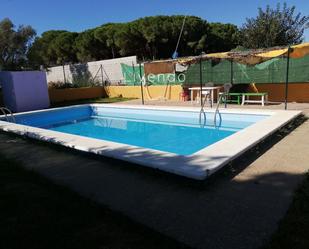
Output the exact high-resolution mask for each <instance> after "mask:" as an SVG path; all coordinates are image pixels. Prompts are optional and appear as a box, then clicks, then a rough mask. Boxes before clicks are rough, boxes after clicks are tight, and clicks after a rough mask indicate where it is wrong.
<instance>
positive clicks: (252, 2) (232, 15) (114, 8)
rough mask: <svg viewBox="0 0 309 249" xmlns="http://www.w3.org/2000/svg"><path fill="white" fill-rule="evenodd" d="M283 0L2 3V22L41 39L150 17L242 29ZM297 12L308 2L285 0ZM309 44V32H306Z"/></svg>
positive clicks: (307, 9)
mask: <svg viewBox="0 0 309 249" xmlns="http://www.w3.org/2000/svg"><path fill="white" fill-rule="evenodd" d="M278 2H281V3H282V2H283V1H281V0H269V1H266V0H216V1H215V0H126V1H124V0H108V1H106V0H101V1H100V0H87V1H86V0H83V1H81V0H52V1H47V0H0V20H2V19H3V18H5V17H8V18H10V19H11V20H12V21H13V23H14V24H15V25H21V24H24V25H31V26H32V27H33V28H34V29H35V30H36V31H37V33H38V34H39V35H40V34H41V33H42V32H44V31H47V30H51V29H61V30H69V31H77V32H78V31H83V30H86V29H89V28H94V27H96V26H99V25H102V24H104V23H107V22H127V21H132V20H135V19H137V18H139V17H144V16H151V15H177V14H182V15H195V16H199V17H201V18H203V19H205V20H207V21H209V22H223V23H233V24H235V25H237V26H241V25H242V24H243V23H244V22H245V20H246V18H247V17H255V16H256V15H257V8H258V7H262V8H265V6H266V5H267V4H269V5H270V6H272V7H275V6H276V4H277V3H278ZM286 2H287V4H288V5H289V6H292V5H295V6H296V12H301V13H302V14H303V15H309V2H308V0H291V1H289V0H286ZM305 41H307V42H309V29H307V30H306V31H305Z"/></svg>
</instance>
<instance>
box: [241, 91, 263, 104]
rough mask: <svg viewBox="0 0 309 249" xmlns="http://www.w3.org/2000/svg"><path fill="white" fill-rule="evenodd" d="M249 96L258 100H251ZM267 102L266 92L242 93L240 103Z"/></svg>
mask: <svg viewBox="0 0 309 249" xmlns="http://www.w3.org/2000/svg"><path fill="white" fill-rule="evenodd" d="M250 97H258V98H260V99H258V100H256V99H255V100H252V99H250ZM267 102H268V94H267V93H242V101H241V105H244V104H245V103H258V104H262V106H264V105H265V103H267Z"/></svg>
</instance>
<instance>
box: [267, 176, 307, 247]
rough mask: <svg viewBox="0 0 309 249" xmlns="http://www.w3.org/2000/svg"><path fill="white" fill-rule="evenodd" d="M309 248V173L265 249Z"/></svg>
mask: <svg viewBox="0 0 309 249" xmlns="http://www.w3.org/2000/svg"><path fill="white" fill-rule="evenodd" d="M291 248H293V249H308V248H309V173H307V174H306V176H305V179H304V181H303V182H302V184H301V185H300V186H299V187H298V189H297V190H296V192H295V194H294V198H293V202H292V204H291V206H290V207H289V209H288V212H287V213H286V216H285V217H284V219H282V220H281V222H280V223H279V227H278V230H277V231H276V233H275V234H274V235H273V236H272V237H271V239H270V241H269V243H268V244H267V245H266V246H265V247H264V249H291Z"/></svg>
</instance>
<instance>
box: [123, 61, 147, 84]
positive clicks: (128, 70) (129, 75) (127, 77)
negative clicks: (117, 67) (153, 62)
mask: <svg viewBox="0 0 309 249" xmlns="http://www.w3.org/2000/svg"><path fill="white" fill-rule="evenodd" d="M121 71H122V75H123V78H124V83H125V84H126V85H128V86H134V85H138V84H140V82H141V75H142V77H143V75H144V67H143V66H141V67H140V66H139V65H137V66H133V65H132V66H129V65H127V64H123V63H121Z"/></svg>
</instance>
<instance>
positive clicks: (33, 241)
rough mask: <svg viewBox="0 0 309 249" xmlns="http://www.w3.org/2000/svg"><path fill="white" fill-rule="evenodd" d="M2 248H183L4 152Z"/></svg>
mask: <svg viewBox="0 0 309 249" xmlns="http://www.w3.org/2000/svg"><path fill="white" fill-rule="evenodd" d="M0 248H3V249H13V248H16V249H24V248H25V249H28V248H31V249H45V248H51V249H56V248H59V249H60V248H61V249H67V248H74V249H79V248H80V249H88V248H89V249H96V248H100V249H103V248H106V249H107V248H108V249H121V248H124V249H130V248H132V249H133V248H134V249H139V248H140V249H154V248H158V249H164V248H166V249H173V248H175V249H178V248H185V246H183V245H181V244H179V243H178V242H176V241H174V240H172V239H170V238H167V237H166V236H163V235H161V234H159V233H157V232H155V231H153V230H151V229H148V228H146V227H144V226H143V225H140V224H137V223H135V222H133V221H131V220H130V219H128V218H126V217H124V216H123V215H121V214H119V213H117V212H113V211H111V210H109V209H108V208H106V207H102V206H100V205H98V204H96V203H94V202H92V201H90V200H88V199H86V198H83V197H80V196H79V195H78V194H76V193H74V192H72V191H70V190H69V189H67V188H65V187H62V186H58V185H55V184H53V183H52V182H50V181H49V180H47V179H46V178H44V177H42V176H40V175H38V174H37V173H35V172H32V171H27V170H25V169H23V168H22V167H21V166H20V164H19V163H18V162H15V161H12V160H8V159H5V158H4V157H3V155H0Z"/></svg>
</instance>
